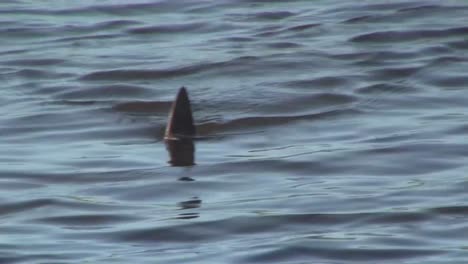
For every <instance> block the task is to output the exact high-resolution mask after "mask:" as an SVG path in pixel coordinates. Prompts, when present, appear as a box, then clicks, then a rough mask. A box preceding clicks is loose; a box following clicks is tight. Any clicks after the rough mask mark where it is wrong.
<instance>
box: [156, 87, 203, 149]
mask: <svg viewBox="0 0 468 264" xmlns="http://www.w3.org/2000/svg"><path fill="white" fill-rule="evenodd" d="M195 133H196V132H195V125H194V124H193V116H192V108H191V106H190V100H189V97H188V94H187V89H185V87H182V88H180V89H179V92H178V93H177V96H176V99H175V101H174V102H173V103H172V107H171V111H170V112H169V119H168V121H167V126H166V132H165V134H164V139H166V140H171V139H179V138H184V137H193V136H195Z"/></svg>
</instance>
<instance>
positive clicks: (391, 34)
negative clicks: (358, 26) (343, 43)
mask: <svg viewBox="0 0 468 264" xmlns="http://www.w3.org/2000/svg"><path fill="white" fill-rule="evenodd" d="M467 33H468V27H456V28H447V29H432V30H431V29H420V30H409V31H378V32H372V33H366V34H361V35H358V36H355V37H352V38H351V39H350V41H352V42H377V43H389V42H404V41H414V40H420V39H427V38H445V37H453V36H460V37H462V36H464V35H466V34H467Z"/></svg>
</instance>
